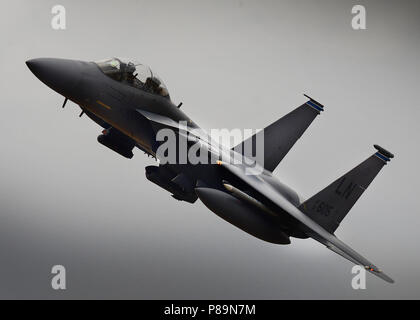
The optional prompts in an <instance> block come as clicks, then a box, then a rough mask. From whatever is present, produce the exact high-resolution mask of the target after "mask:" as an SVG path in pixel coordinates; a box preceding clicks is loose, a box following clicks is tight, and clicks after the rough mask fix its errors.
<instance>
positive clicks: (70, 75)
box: [26, 58, 83, 97]
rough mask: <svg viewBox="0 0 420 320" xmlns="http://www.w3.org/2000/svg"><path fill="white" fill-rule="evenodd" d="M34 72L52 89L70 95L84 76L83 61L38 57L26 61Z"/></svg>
mask: <svg viewBox="0 0 420 320" xmlns="http://www.w3.org/2000/svg"><path fill="white" fill-rule="evenodd" d="M26 65H27V66H28V68H29V69H30V70H31V71H32V73H33V74H34V75H35V76H36V77H37V78H38V79H39V80H41V81H42V82H44V83H45V84H46V85H47V86H49V87H50V88H51V89H53V90H55V91H57V92H58V93H60V94H62V95H64V96H66V97H69V96H72V95H73V94H74V88H75V87H76V85H77V84H78V83H79V82H80V80H81V78H82V71H83V69H82V62H81V61H76V60H67V59H54V58H38V59H31V60H28V61H26Z"/></svg>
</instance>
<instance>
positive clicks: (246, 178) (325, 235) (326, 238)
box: [219, 162, 394, 283]
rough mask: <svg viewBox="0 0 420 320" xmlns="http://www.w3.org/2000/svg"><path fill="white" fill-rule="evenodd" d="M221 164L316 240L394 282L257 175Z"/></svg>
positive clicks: (233, 166) (382, 277)
mask: <svg viewBox="0 0 420 320" xmlns="http://www.w3.org/2000/svg"><path fill="white" fill-rule="evenodd" d="M219 164H220V165H221V166H222V167H224V168H225V169H226V170H228V171H229V172H231V173H232V174H234V175H235V176H237V177H238V178H240V179H241V180H242V181H243V182H245V183H246V184H248V185H249V186H250V187H251V188H253V189H254V190H255V191H257V192H258V193H260V194H261V195H262V196H264V197H265V198H267V199H268V200H270V201H271V202H272V203H273V204H275V205H276V206H278V207H279V208H281V209H283V210H284V211H286V212H288V213H289V214H290V215H291V216H292V217H294V218H295V219H296V220H298V221H299V222H300V223H301V224H302V227H303V229H304V231H305V232H306V233H307V234H308V236H310V237H311V238H313V239H314V240H316V241H318V242H320V243H322V244H323V245H325V246H326V247H327V248H328V249H330V250H331V251H333V252H335V253H337V254H339V255H341V256H342V257H343V258H345V259H347V260H349V261H351V262H353V263H355V264H359V265H362V266H364V268H365V269H366V270H367V271H369V272H370V273H372V274H374V275H376V276H377V277H379V278H381V279H383V280H385V281H387V282H389V283H393V282H394V280H392V279H391V278H390V277H389V276H387V275H386V274H385V273H383V272H382V271H381V270H380V269H379V268H378V267H377V266H375V265H374V264H373V263H372V262H370V261H369V260H367V259H366V258H365V257H363V256H362V255H360V254H359V253H357V252H356V251H355V250H353V249H352V248H350V247H349V246H348V245H346V244H345V243H344V242H342V241H341V240H340V239H338V238H337V237H336V236H335V235H333V234H331V233H329V232H328V231H327V230H325V229H324V228H323V227H321V226H320V225H319V224H317V223H316V222H315V221H313V220H312V219H311V218H309V217H308V216H307V215H305V214H304V213H303V212H302V211H300V210H299V209H298V208H296V207H295V206H294V205H293V204H292V203H290V202H289V201H288V200H287V199H286V198H284V197H283V196H282V195H281V194H279V193H278V192H277V191H276V190H275V189H274V188H273V187H272V186H270V185H269V184H267V183H265V181H263V180H262V179H261V178H260V177H259V176H257V175H247V174H245V172H244V170H243V168H241V167H239V166H237V165H231V164H227V163H224V162H219Z"/></svg>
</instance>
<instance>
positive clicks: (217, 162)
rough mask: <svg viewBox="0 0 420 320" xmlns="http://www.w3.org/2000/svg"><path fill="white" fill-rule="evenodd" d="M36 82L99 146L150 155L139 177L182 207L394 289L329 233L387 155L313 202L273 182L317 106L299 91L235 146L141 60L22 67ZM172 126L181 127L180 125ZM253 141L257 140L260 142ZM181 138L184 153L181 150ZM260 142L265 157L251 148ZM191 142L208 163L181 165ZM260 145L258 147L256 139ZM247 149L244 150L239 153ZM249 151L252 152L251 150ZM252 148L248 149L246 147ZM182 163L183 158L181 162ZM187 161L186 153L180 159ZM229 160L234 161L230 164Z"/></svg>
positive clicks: (51, 61)
mask: <svg viewBox="0 0 420 320" xmlns="http://www.w3.org/2000/svg"><path fill="white" fill-rule="evenodd" d="M26 64H27V66H28V67H29V69H30V70H31V71H32V72H33V74H34V75H35V76H36V77H38V79H39V80H41V81H42V82H43V83H45V84H46V85H47V86H49V87H50V88H51V89H53V90H54V91H56V92H58V93H59V94H60V95H62V96H64V98H65V100H64V104H63V107H64V106H65V104H66V102H67V101H68V100H70V101H72V102H74V103H75V104H77V105H78V106H80V108H81V110H82V111H81V114H80V116H82V115H83V114H85V115H86V116H87V117H89V118H90V119H92V120H93V121H94V122H96V123H97V124H98V125H99V126H101V127H102V128H103V131H102V134H100V135H99V136H98V138H97V139H98V142H99V143H101V144H102V145H104V146H106V147H108V148H109V149H111V150H113V151H115V152H117V153H118V154H120V155H121V156H123V157H125V158H129V159H130V158H132V157H133V149H134V148H135V147H137V148H139V149H141V150H142V151H144V152H145V153H146V154H147V155H149V156H152V157H154V158H156V160H157V162H158V164H157V165H156V166H148V167H146V177H147V179H148V180H150V181H151V182H153V183H155V184H157V185H158V186H160V187H162V188H163V189H165V190H167V191H169V192H170V193H171V194H172V196H173V197H174V198H175V199H177V200H180V201H186V202H189V203H194V202H195V201H196V200H197V199H198V198H199V199H200V200H201V201H202V202H203V203H204V205H205V206H206V207H207V208H208V209H210V210H211V211H213V212H214V213H215V214H216V215H218V216H219V217H221V218H223V219H224V220H226V221H227V222H229V223H231V224H232V225H234V226H236V227H238V228H239V229H241V230H243V231H245V232H247V233H249V234H251V235H252V236H254V237H256V238H259V239H261V240H264V241H267V242H270V243H275V244H282V245H286V244H290V243H291V240H290V238H292V237H294V238H300V239H306V238H312V239H314V240H316V241H318V242H320V243H321V244H323V245H325V246H326V247H327V248H328V249H330V250H332V251H333V252H335V253H337V254H339V255H340V256H342V257H344V258H345V259H348V260H350V261H351V262H353V263H355V264H357V265H361V266H363V267H364V268H365V269H366V270H367V271H369V272H371V273H372V274H374V275H376V276H378V277H380V278H381V279H383V280H385V281H387V282H390V283H392V282H393V280H392V279H391V278H390V277H388V276H387V275H386V274H385V273H383V272H382V271H381V270H380V269H379V268H378V267H377V266H375V265H374V264H373V263H372V262H370V261H369V260H367V259H366V258H364V257H363V256H362V255H360V254H359V253H357V252H356V251H354V250H353V249H352V248H350V247H349V246H348V245H346V244H345V243H344V242H342V241H341V240H339V239H338V238H337V237H336V236H335V235H334V233H335V231H336V230H337V228H338V227H339V225H340V223H341V221H342V220H343V219H344V218H345V217H346V215H347V213H348V212H349V211H350V209H351V208H352V207H353V205H354V204H355V203H356V201H357V200H358V199H359V197H360V196H361V195H362V193H363V192H364V191H365V190H366V189H367V187H368V186H369V184H370V183H371V182H372V181H373V179H374V178H375V176H376V175H377V174H378V173H379V171H380V170H381V168H382V167H383V166H384V165H386V164H387V163H388V162H389V161H390V160H391V158H393V157H394V156H393V154H392V153H390V152H389V151H387V150H385V149H384V148H382V147H380V146H378V145H374V147H375V149H376V151H375V152H374V153H373V154H371V155H370V156H369V157H368V158H367V159H366V160H365V161H363V162H362V163H360V164H359V165H358V166H356V167H355V168H353V169H352V170H350V171H349V172H347V173H345V174H344V175H343V176H341V177H339V178H338V179H337V180H335V181H334V182H332V183H331V184H330V185H328V186H327V187H326V188H325V189H323V190H321V191H319V192H318V193H316V194H315V195H314V196H312V197H311V198H309V199H307V200H305V201H302V200H301V199H300V198H299V196H298V195H297V193H296V192H295V191H293V190H292V189H291V188H289V187H287V186H286V185H285V184H283V183H282V182H280V181H279V180H278V179H277V177H276V176H275V175H273V171H274V169H275V168H276V167H277V165H278V164H279V163H280V162H281V160H282V159H283V158H284V157H285V156H286V155H287V153H288V152H289V150H290V149H291V148H292V147H293V145H294V144H295V143H296V141H297V140H298V139H299V138H300V137H301V136H302V134H303V133H304V131H305V130H306V129H307V128H308V127H309V125H310V124H311V123H312V122H313V120H314V119H315V118H316V117H317V116H318V115H319V114H320V113H321V112H323V111H324V106H323V105H322V104H321V103H320V102H318V101H316V100H314V99H313V98H311V97H309V96H307V95H305V97H306V98H307V99H306V100H305V101H306V102H305V103H303V104H302V105H300V106H299V107H297V108H296V109H294V110H293V111H291V112H290V113H288V114H286V115H285V116H284V117H282V118H280V119H279V120H277V121H275V122H274V123H272V124H270V125H268V126H267V127H266V128H265V129H263V130H262V131H259V132H257V133H255V134H254V135H253V136H251V137H250V138H248V139H245V140H244V141H243V142H241V143H239V144H238V145H236V146H234V147H233V148H230V147H224V146H220V145H217V146H216V144H214V143H213V140H212V139H209V138H207V137H206V135H205V134H202V132H205V131H204V130H201V128H200V127H199V126H198V125H197V124H196V123H195V122H193V121H192V120H191V119H190V118H189V117H188V116H187V115H186V114H185V113H184V112H183V111H182V110H181V108H180V107H181V104H178V105H176V104H174V103H173V102H172V101H171V98H170V96H169V93H168V90H167V88H166V87H165V85H164V83H163V81H162V80H161V79H160V78H159V77H158V76H157V75H156V74H154V73H153V72H152V70H151V69H150V68H149V67H147V66H146V65H143V64H141V63H138V62H135V61H129V60H126V59H118V58H111V59H107V60H102V61H98V62H86V61H76V60H68V59H55V58H39V59H32V60H29V61H26ZM180 123H183V125H182V126H180ZM162 130H172V132H174V135H175V138H176V141H175V142H174V141H172V142H170V143H171V145H170V147H173V148H172V149H171V150H175V151H174V152H175V153H176V157H174V158H175V159H176V160H175V162H174V163H170V162H164V161H162V158H163V155H162V153H160V152H159V148H160V147H162V146H163V144H165V143H166V144H167V143H168V141H169V140H165V141H163V140H162V139H161V138H159V133H160V132H162ZM260 138H261V139H260ZM180 140H184V141H186V146H187V148H181V147H180V145H181V144H179V142H180ZM259 141H263V142H262V143H263V147H264V148H263V150H264V154H263V157H262V158H261V157H260V158H259V159H256V160H255V159H253V158H252V152H254V151H255V149H256V148H257V147H258V145H257V144H258V142H259ZM197 143H198V144H199V146H200V149H199V150H200V153H201V155H204V159H210V160H211V161H208V162H207V163H205V162H204V161H203V162H199V163H192V162H191V161H189V160H188V159H187V161H186V162H181V161H179V159H180V158H182V155H183V154H184V153H186V152H188V150H190V149H191V148H192V147H194V146H196V145H197ZM260 143H261V142H260ZM246 146H248V148H246ZM249 146H250V148H249ZM250 149H251V150H253V151H252V152H251V153H249V152H248V153H247V152H246V150H250ZM184 158H185V157H184ZM186 158H188V157H186ZM232 158H235V159H240V160H242V161H230V160H231V159H232Z"/></svg>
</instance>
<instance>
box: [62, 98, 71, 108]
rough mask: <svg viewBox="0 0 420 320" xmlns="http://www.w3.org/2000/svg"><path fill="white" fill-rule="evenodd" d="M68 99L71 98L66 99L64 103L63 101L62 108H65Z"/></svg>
mask: <svg viewBox="0 0 420 320" xmlns="http://www.w3.org/2000/svg"><path fill="white" fill-rule="evenodd" d="M67 100H69V99H67V98H65V99H64V103H63V106H62V108H64V107H65V106H66V103H67Z"/></svg>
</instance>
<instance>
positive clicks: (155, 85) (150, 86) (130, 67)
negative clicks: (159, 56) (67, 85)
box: [95, 58, 170, 99]
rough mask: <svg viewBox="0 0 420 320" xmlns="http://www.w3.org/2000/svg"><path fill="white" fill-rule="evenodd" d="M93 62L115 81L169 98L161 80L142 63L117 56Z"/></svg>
mask: <svg viewBox="0 0 420 320" xmlns="http://www.w3.org/2000/svg"><path fill="white" fill-rule="evenodd" d="M95 63H96V64H97V65H98V67H99V68H100V69H101V70H102V72H103V73H105V74H106V75H107V76H108V77H110V78H112V79H114V80H116V81H119V82H123V83H127V84H128V85H130V86H132V87H134V88H137V89H140V90H143V91H146V92H149V93H153V94H157V95H160V96H162V97H164V98H167V99H170V97H169V92H168V89H166V86H165V84H164V83H163V81H162V80H161V79H160V78H159V77H158V76H157V75H155V74H153V72H152V70H151V69H150V68H149V67H148V66H146V65H144V64H141V63H138V62H134V61H128V60H125V59H119V58H112V59H107V60H101V61H97V62H95Z"/></svg>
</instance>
